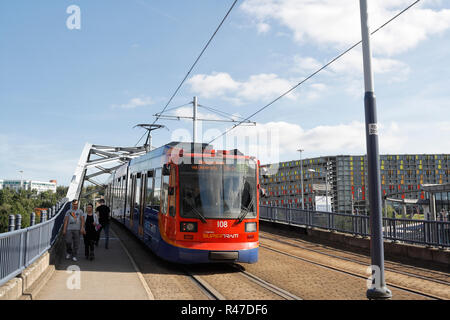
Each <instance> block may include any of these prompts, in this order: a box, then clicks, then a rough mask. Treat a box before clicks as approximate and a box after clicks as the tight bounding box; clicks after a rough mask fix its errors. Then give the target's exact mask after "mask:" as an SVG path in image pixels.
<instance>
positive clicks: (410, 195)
mask: <svg viewBox="0 0 450 320" xmlns="http://www.w3.org/2000/svg"><path fill="white" fill-rule="evenodd" d="M302 162H303V189H304V203H305V209H310V210H314V209H317V206H318V203H317V202H318V200H319V199H325V202H326V197H325V195H326V194H327V195H328V208H329V210H328V211H331V210H332V211H334V212H342V213H351V212H354V213H367V211H368V208H369V202H368V189H367V188H368V187H367V185H368V177H367V159H366V156H365V155H361V156H351V155H337V156H325V157H317V158H311V159H303V160H302ZM262 167H266V168H267V171H268V175H267V176H266V177H261V185H262V187H263V188H265V189H266V190H267V194H268V197H267V198H262V199H261V204H262V205H271V206H288V207H296V208H301V207H302V204H301V203H302V194H301V177H300V172H301V165H300V161H299V160H292V161H286V162H280V163H276V164H268V165H263V166H262ZM380 169H381V189H382V196H387V197H390V198H394V199H422V200H424V199H426V198H427V193H426V192H425V191H424V190H423V187H422V185H427V184H445V183H449V182H450V155H449V154H414V155H413V154H403V155H390V154H389V155H380ZM326 181H328V186H327V185H326ZM327 189H328V190H327ZM327 191H328V192H327ZM439 197H440V199H437V206H438V208H437V209H438V210H439V209H442V208H444V209H446V210H449V208H446V207H448V203H449V201H450V193H446V192H444V193H442V194H441V195H440V196H439ZM439 204H441V207H442V208H441V207H439ZM446 204H447V205H446ZM321 206H322V208H323V200H321Z"/></svg>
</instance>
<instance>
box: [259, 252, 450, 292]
mask: <svg viewBox="0 0 450 320" xmlns="http://www.w3.org/2000/svg"><path fill="white" fill-rule="evenodd" d="M260 247H261V248H264V249H265V250H269V251H272V252H275V253H278V254H281V255H284V256H287V257H290V258H293V259H296V260H300V261H303V262H306V263H309V264H312V265H315V266H318V267H321V268H325V269H327V270H332V271H335V272H339V273H342V274H346V275H349V276H352V277H355V278H359V279H365V280H367V275H361V274H358V273H356V272H352V271H348V270H345V269H344V268H338V267H332V266H329V265H326V264H324V263H320V262H317V261H313V260H311V259H307V258H304V257H300V256H297V255H294V254H291V253H288V252H285V251H283V250H278V249H275V248H272V247H270V246H267V245H261V244H260ZM387 284H388V285H389V286H390V287H392V288H396V289H398V290H401V291H405V292H408V293H412V294H415V295H419V296H422V297H425V298H429V299H434V300H446V298H443V297H440V296H437V295H434V294H430V293H427V292H423V291H420V290H415V289H410V288H406V287H404V286H401V285H397V284H394V283H392V282H387Z"/></svg>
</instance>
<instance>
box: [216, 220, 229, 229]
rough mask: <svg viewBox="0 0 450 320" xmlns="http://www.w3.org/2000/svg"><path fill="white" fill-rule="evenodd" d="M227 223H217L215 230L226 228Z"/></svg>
mask: <svg viewBox="0 0 450 320" xmlns="http://www.w3.org/2000/svg"><path fill="white" fill-rule="evenodd" d="M227 227H228V221H217V228H227Z"/></svg>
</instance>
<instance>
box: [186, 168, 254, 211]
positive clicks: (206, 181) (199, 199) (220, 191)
mask: <svg viewBox="0 0 450 320" xmlns="http://www.w3.org/2000/svg"><path fill="white" fill-rule="evenodd" d="M179 174H180V207H181V210H180V215H181V216H182V217H184V218H199V213H200V214H201V215H202V216H203V217H205V218H209V219H237V218H238V217H239V216H242V214H243V213H246V218H254V217H255V216H256V164H255V162H254V161H253V160H241V161H239V162H238V163H234V164H228V163H226V164H181V165H180V170H179Z"/></svg>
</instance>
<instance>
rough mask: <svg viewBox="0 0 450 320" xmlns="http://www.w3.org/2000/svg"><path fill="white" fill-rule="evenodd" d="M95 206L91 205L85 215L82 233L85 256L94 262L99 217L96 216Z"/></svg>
mask: <svg viewBox="0 0 450 320" xmlns="http://www.w3.org/2000/svg"><path fill="white" fill-rule="evenodd" d="M93 209H94V206H93V205H92V203H89V204H88V205H87V207H86V213H85V214H84V215H83V220H84V221H83V222H84V223H83V225H84V229H83V230H82V231H81V232H82V233H83V237H84V255H85V256H86V259H89V260H94V258H95V256H94V243H95V240H96V239H97V228H98V226H99V223H98V217H97V215H96V214H94V210H93Z"/></svg>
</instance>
